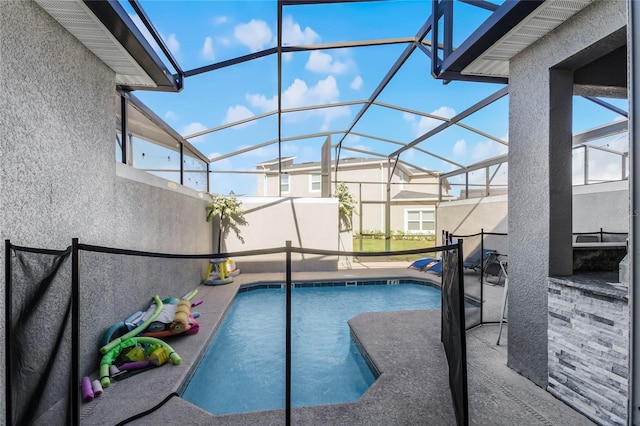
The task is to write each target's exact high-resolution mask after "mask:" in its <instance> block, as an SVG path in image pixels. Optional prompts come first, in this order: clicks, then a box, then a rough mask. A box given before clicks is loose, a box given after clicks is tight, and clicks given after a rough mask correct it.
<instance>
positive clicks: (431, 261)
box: [409, 257, 442, 273]
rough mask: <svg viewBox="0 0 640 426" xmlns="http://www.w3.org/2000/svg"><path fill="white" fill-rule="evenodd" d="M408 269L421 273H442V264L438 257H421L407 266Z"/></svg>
mask: <svg viewBox="0 0 640 426" xmlns="http://www.w3.org/2000/svg"><path fill="white" fill-rule="evenodd" d="M409 268H413V269H417V270H419V271H422V272H426V271H432V272H436V273H442V263H441V259H440V258H439V257H423V258H421V259H418V260H416V261H414V262H413V263H412V264H411V265H409ZM434 268H435V270H434Z"/></svg>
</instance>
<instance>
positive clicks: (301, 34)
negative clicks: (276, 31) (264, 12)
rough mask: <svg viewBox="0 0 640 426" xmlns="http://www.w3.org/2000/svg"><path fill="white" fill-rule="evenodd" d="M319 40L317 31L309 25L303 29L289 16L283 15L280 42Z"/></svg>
mask: <svg viewBox="0 0 640 426" xmlns="http://www.w3.org/2000/svg"><path fill="white" fill-rule="evenodd" d="M319 40H320V36H319V35H318V33H316V32H315V31H313V30H312V29H311V28H309V27H305V29H304V30H303V29H302V28H301V27H300V24H298V23H296V22H294V21H293V18H292V17H291V16H285V17H284V19H283V20H282V44H283V45H284V46H286V45H288V44H289V45H296V44H312V43H315V42H317V41H319Z"/></svg>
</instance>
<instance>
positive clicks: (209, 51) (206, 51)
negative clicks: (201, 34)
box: [201, 37, 216, 61]
mask: <svg viewBox="0 0 640 426" xmlns="http://www.w3.org/2000/svg"><path fill="white" fill-rule="evenodd" d="M201 55H202V57H203V58H205V59H208V60H210V61H213V60H214V59H215V57H216V56H215V53H214V51H213V39H212V38H211V37H206V38H205V39H204V44H203V45H202V51H201Z"/></svg>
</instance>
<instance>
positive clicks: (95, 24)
mask: <svg viewBox="0 0 640 426" xmlns="http://www.w3.org/2000/svg"><path fill="white" fill-rule="evenodd" d="M36 2H37V3H38V4H39V5H40V7H42V8H43V9H44V10H45V11H46V12H47V13H48V14H49V15H51V16H52V17H53V19H55V20H56V21H58V22H59V23H60V25H62V26H63V27H64V28H66V29H67V31H69V32H70V33H71V34H73V36H74V37H76V38H77V39H78V40H79V41H80V42H81V43H82V44H84V45H85V46H86V47H87V48H88V49H89V50H91V51H92V52H93V53H94V54H95V55H96V56H97V57H98V58H100V60H102V61H103V62H104V63H105V64H106V65H107V66H108V67H109V68H111V69H112V70H113V71H114V72H115V73H116V84H119V85H128V86H147V87H157V84H156V83H155V82H154V81H153V79H152V78H151V77H149V75H148V74H147V73H146V72H145V71H144V70H143V69H142V67H140V65H139V64H138V63H137V62H136V61H135V60H134V59H133V57H132V56H131V55H130V54H129V52H127V51H126V50H125V48H124V47H122V45H121V44H120V43H119V42H118V41H117V40H116V39H115V37H114V36H113V35H112V34H111V32H110V31H109V30H107V28H106V27H105V26H104V25H103V24H102V22H100V20H98V18H97V17H96V16H95V15H94V14H93V13H91V11H90V10H89V9H88V8H87V7H86V6H85V5H84V4H83V3H82V2H81V1H78V0H56V1H52V0H36Z"/></svg>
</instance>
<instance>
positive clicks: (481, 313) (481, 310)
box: [480, 228, 484, 324]
mask: <svg viewBox="0 0 640 426" xmlns="http://www.w3.org/2000/svg"><path fill="white" fill-rule="evenodd" d="M483 300H484V228H480V324H482V323H483V321H484V318H483V317H484V303H483V302H482V301H483Z"/></svg>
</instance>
